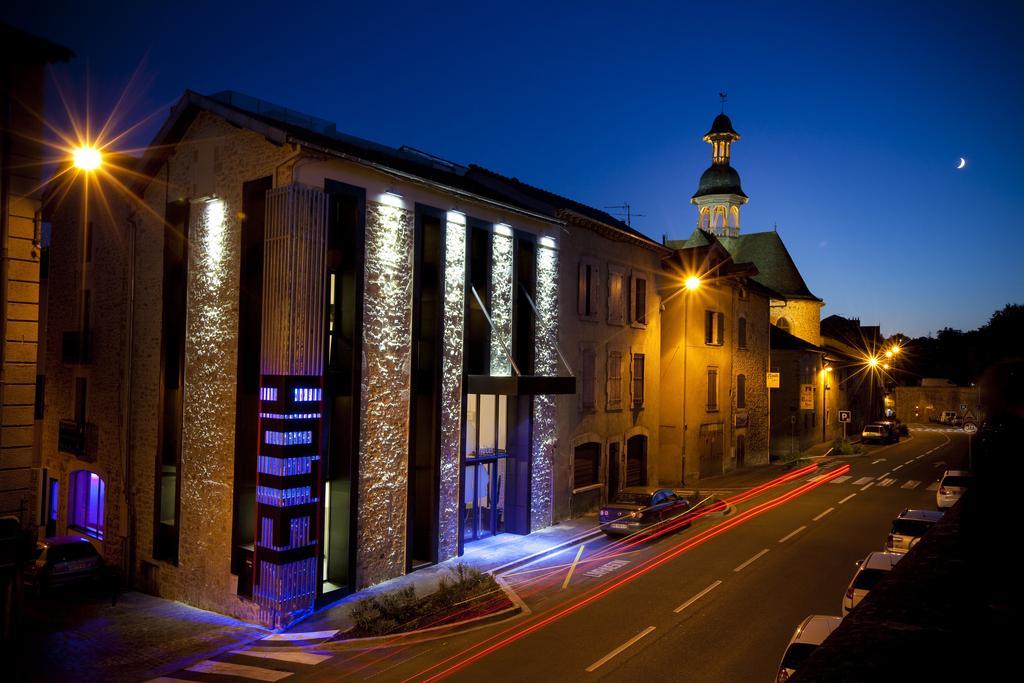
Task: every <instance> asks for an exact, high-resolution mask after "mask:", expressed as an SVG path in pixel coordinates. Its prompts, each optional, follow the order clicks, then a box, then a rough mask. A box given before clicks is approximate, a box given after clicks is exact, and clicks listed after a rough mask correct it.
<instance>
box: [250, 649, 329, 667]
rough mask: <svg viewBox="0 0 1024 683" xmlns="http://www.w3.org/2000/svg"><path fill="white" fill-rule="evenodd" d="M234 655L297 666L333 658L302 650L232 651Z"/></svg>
mask: <svg viewBox="0 0 1024 683" xmlns="http://www.w3.org/2000/svg"><path fill="white" fill-rule="evenodd" d="M231 654H233V655H245V656H246V657H261V658H263V659H277V660H280V661H282V662H295V663H296V664H312V665H314V666H315V665H317V664H319V663H320V662H325V661H327V660H328V659H330V658H331V655H317V654H313V653H312V652H303V651H302V650H280V649H277V650H273V651H269V650H232V651H231Z"/></svg>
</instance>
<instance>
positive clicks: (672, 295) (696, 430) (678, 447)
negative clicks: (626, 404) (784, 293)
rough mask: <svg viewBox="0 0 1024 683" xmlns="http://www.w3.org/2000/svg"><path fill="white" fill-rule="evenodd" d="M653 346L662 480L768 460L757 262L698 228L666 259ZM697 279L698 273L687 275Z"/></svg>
mask: <svg viewBox="0 0 1024 683" xmlns="http://www.w3.org/2000/svg"><path fill="white" fill-rule="evenodd" d="M666 266H667V267H666V275H665V278H664V280H665V282H664V284H663V288H662V290H663V299H662V302H663V305H662V309H663V312H662V348H661V376H662V380H661V408H660V413H661V424H660V427H659V432H660V448H661V457H660V458H659V466H660V468H661V472H660V475H661V479H662V481H663V482H667V483H673V484H687V485H691V484H695V483H696V482H697V481H698V480H699V479H701V478H704V477H709V476H715V475H718V474H722V473H723V472H726V471H729V470H732V469H736V468H741V467H746V466H750V465H759V464H765V463H767V462H768V426H769V421H768V418H769V414H768V387H767V384H766V373H767V369H768V368H767V366H768V331H769V323H768V302H769V300H770V297H771V296H772V292H771V291H770V290H768V289H766V288H765V287H763V286H762V285H760V284H759V283H758V282H757V280H756V276H757V273H758V270H757V267H756V266H754V265H753V264H752V263H749V262H746V263H744V262H737V261H736V260H734V258H733V257H732V256H731V255H730V254H729V252H728V251H727V250H726V249H725V247H723V246H722V244H721V242H720V241H719V240H718V238H717V237H716V236H715V235H714V234H712V233H710V232H707V231H704V230H701V229H698V232H697V234H696V235H695V238H691V240H690V241H688V242H686V243H685V244H683V245H681V246H680V248H678V249H676V251H675V252H674V253H673V256H672V257H671V259H669V260H668V261H667V263H666ZM691 278H696V279H691Z"/></svg>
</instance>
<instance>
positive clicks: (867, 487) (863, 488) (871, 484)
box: [860, 481, 875, 491]
mask: <svg viewBox="0 0 1024 683" xmlns="http://www.w3.org/2000/svg"><path fill="white" fill-rule="evenodd" d="M874 485H875V482H873V481H869V482H868V483H867V484H865V485H864V486H863V487H861V489H860V490H861V491H867V490H868V489H869V488H871V487H872V486H874Z"/></svg>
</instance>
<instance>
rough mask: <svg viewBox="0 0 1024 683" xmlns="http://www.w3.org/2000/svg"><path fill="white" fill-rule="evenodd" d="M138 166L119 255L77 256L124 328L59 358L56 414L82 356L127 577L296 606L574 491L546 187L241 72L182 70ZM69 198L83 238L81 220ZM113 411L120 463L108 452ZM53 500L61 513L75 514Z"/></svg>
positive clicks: (227, 609)
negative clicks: (327, 114) (563, 466)
mask: <svg viewBox="0 0 1024 683" xmlns="http://www.w3.org/2000/svg"><path fill="white" fill-rule="evenodd" d="M141 171H142V173H143V175H144V176H145V177H146V178H148V179H149V180H147V181H144V182H138V183H137V184H136V186H135V191H136V192H137V193H138V201H137V206H135V207H134V208H124V213H122V214H120V215H123V216H125V218H124V220H123V222H122V224H121V225H120V226H116V227H119V229H120V230H119V231H118V230H116V229H114V230H111V231H110V234H111V235H117V236H119V237H120V238H122V239H123V240H124V241H125V244H126V245H127V246H126V247H125V249H127V255H125V254H124V252H118V251H117V250H116V249H112V250H111V253H110V254H109V258H111V259H116V258H123V259H124V261H125V263H124V266H123V267H122V268H121V269H118V268H116V267H113V266H112V267H110V268H109V269H106V267H104V269H105V270H106V271H107V272H104V273H102V274H101V273H99V266H98V264H97V263H95V262H94V263H92V264H91V265H90V266H88V267H86V268H85V269H84V270H83V271H82V272H86V273H91V277H92V280H87V281H86V286H88V290H89V292H90V297H91V298H90V301H91V302H92V304H91V309H90V310H92V311H93V312H92V313H91V319H92V321H93V322H92V324H91V326H90V327H89V333H90V334H89V335H84V334H83V335H81V336H82V338H91V339H93V340H94V343H99V340H100V339H101V338H102V337H103V336H104V334H105V333H106V332H107V330H106V329H105V328H106V327H107V326H109V327H111V328H118V329H123V330H125V334H126V335H127V340H126V339H125V338H124V337H121V338H120V339H118V338H116V337H115V336H111V337H109V338H108V339H106V340H105V342H104V343H105V344H107V346H108V347H109V348H108V349H107V350H106V351H104V353H103V354H98V353H97V354H96V355H95V356H94V357H93V358H92V359H91V365H90V366H89V367H87V368H81V367H78V366H76V367H78V369H74V370H72V369H70V368H67V367H63V366H61V364H60V363H56V365H57V366H60V367H58V369H57V371H56V372H55V379H54V381H55V382H58V383H61V386H62V387H63V386H64V385H67V387H68V388H67V391H66V392H65V391H63V390H62V392H61V393H62V397H61V398H60V399H55V400H54V402H53V403H52V406H53V408H52V411H50V412H51V413H52V415H48V418H47V419H48V421H49V422H48V426H47V432H48V433H50V432H53V434H59V429H53V426H54V425H53V424H49V423H50V422H54V423H56V422H59V420H60V418H62V417H65V413H67V412H68V411H71V410H72V408H71V407H69V405H65V404H68V403H69V400H68V398H67V396H69V395H70V396H73V395H74V392H73V390H71V389H70V387H71V384H70V382H72V381H73V382H74V383H75V386H77V382H78V381H79V378H80V377H82V376H85V378H86V379H87V381H88V382H89V385H88V387H89V389H88V394H87V395H88V396H89V402H88V404H87V407H86V410H85V420H84V421H79V420H76V424H82V423H83V422H84V424H86V425H89V424H90V423H91V424H92V425H93V433H94V434H96V435H98V437H99V439H100V441H99V442H98V447H99V449H100V450H102V451H103V452H102V453H100V454H99V456H98V457H97V460H96V463H95V464H90V465H89V467H92V468H93V470H90V471H92V472H93V473H94V474H95V475H96V478H97V479H100V480H102V481H103V489H99V488H98V485H96V486H93V488H92V489H91V490H93V491H96V492H97V493H99V492H100V491H102V494H103V497H104V498H105V501H104V503H105V505H106V509H105V512H103V513H100V517H101V518H102V521H101V524H102V527H103V533H104V544H105V546H106V548H105V552H107V553H108V554H110V555H111V556H113V554H114V550H113V548H111V547H110V546H111V544H112V542H113V539H114V537H121V536H122V535H124V537H125V539H126V545H127V550H126V551H125V554H126V555H127V556H128V557H129V558H130V559H129V560H127V564H128V565H129V569H130V571H131V572H132V573H133V574H134V575H135V577H136V578H135V580H136V583H137V584H139V585H141V586H143V587H145V588H147V589H148V590H150V591H152V592H154V593H156V594H159V595H162V596H165V597H168V598H172V599H177V600H181V601H184V602H187V603H189V604H192V605H196V606H200V607H204V608H207V609H213V610H216V611H220V612H224V613H228V614H233V615H236V616H239V617H242V618H246V619H252V620H259V621H261V622H263V623H266V624H268V625H270V626H281V625H284V624H286V623H288V622H290V621H292V620H294V619H295V618H297V617H299V616H301V615H302V614H305V613H307V612H308V611H309V610H311V609H314V608H315V607H316V606H317V605H320V604H324V603H325V602H328V601H330V600H332V599H334V598H336V597H338V596H341V595H344V594H346V593H348V592H351V591H353V590H358V589H360V588H363V587H365V586H369V585H372V584H375V583H378V582H380V581H383V580H386V579H388V578H391V577H394V576H398V575H400V574H403V573H405V572H408V571H412V570H414V569H416V568H417V567H420V566H424V565H427V564H432V563H435V562H439V561H443V560H445V559H448V558H451V557H454V556H457V555H459V554H460V553H461V552H462V551H463V548H464V546H465V545H466V544H469V543H472V542H474V541H476V540H477V539H481V538H486V537H489V536H492V535H494V534H498V533H520V534H524V533H529V532H530V531H532V530H535V529H537V528H540V527H543V526H547V525H548V524H550V523H551V522H552V520H553V519H554V518H555V517H556V516H557V515H559V514H561V512H559V510H564V509H566V508H567V507H568V506H567V504H566V502H565V501H561V502H560V503H559V504H558V505H556V502H555V501H556V499H558V498H559V497H560V496H562V492H561V489H560V488H559V486H560V485H561V484H559V483H558V482H557V481H556V476H561V475H556V473H555V472H556V465H555V458H556V448H557V441H558V437H559V434H558V406H557V405H556V397H557V396H558V395H561V394H566V393H569V394H574V393H575V390H576V380H575V378H574V377H573V376H572V375H571V374H570V372H569V367H568V363H566V362H564V361H563V360H562V356H561V354H560V352H559V348H558V344H557V342H558V339H557V334H558V325H559V314H560V308H559V289H558V287H557V281H558V278H559V272H560V271H559V269H560V256H559V249H560V246H561V245H562V244H563V243H564V234H565V230H566V227H565V224H566V221H565V219H563V218H562V217H560V216H559V215H558V214H557V212H556V211H555V210H554V209H553V208H552V207H551V206H550V205H547V204H545V203H544V202H538V201H526V200H517V199H516V198H515V196H514V195H515V194H516V192H515V191H514V188H512V187H511V186H510V184H509V183H504V182H501V181H500V180H498V179H496V178H495V177H494V176H493V175H491V174H487V173H485V172H484V171H483V170H482V169H471V168H468V167H463V166H459V165H457V164H453V163H451V162H447V161H445V160H443V159H439V158H437V157H433V156H431V155H428V154H425V153H423V152H420V151H418V150H415V149H412V148H407V147H403V148H399V149H393V148H389V147H385V146H382V145H377V144H375V143H371V142H368V141H365V140H360V139H358V138H353V137H351V136H348V135H345V134H342V133H339V132H337V131H336V130H335V128H334V126H333V124H331V123H329V122H326V121H322V120H319V119H315V118H313V117H309V116H306V115H302V114H299V113H297V112H292V111H290V110H287V109H285V108H283V107H279V106H275V105H271V104H269V103H266V102H262V101H259V100H255V99H253V98H249V97H246V96H242V95H239V94H237V93H230V92H225V93H220V94H218V95H214V96H209V97H207V96H201V95H198V94H195V93H192V92H188V93H186V94H185V95H184V97H183V98H182V99H181V100H180V101H179V102H178V104H177V105H176V106H175V107H174V108H173V109H172V111H171V115H170V118H169V119H168V121H167V122H166V123H165V124H164V126H163V128H162V129H161V131H160V132H159V134H158V136H157V138H156V140H155V141H154V145H153V146H152V148H151V151H150V152H149V153H148V154H147V155H146V157H145V158H144V159H143V160H142V162H141ZM116 215H118V214H115V216H116ZM54 221H55V223H54V241H55V247H54V248H55V250H58V248H57V246H56V244H57V240H58V239H64V240H66V244H64V245H62V246H61V247H60V249H59V251H61V253H62V258H70V256H68V255H69V254H74V253H77V252H78V247H79V246H80V244H81V227H82V226H80V225H75V224H73V222H71V221H70V220H65V219H62V218H60V217H57V216H55V217H54ZM99 230H100V229H99V227H98V226H94V227H93V232H94V233H95V234H96V235H98V234H99ZM76 236H77V237H76ZM94 239H95V238H94ZM75 240H77V243H73V242H75ZM96 249H97V244H96V243H94V244H93V250H94V251H93V258H98V255H97V254H96V251H95V250H96ZM104 258H107V255H104ZM126 272H127V273H130V275H129V276H128V280H129V284H128V289H127V291H128V292H130V291H134V292H135V297H134V303H132V304H131V305H129V303H130V302H131V299H130V298H128V299H127V302H126V298H127V297H126V289H125V287H124V275H123V274H124V273H126ZM69 276H70V274H69ZM61 277H63V275H62V276H61ZM101 289H102V290H105V291H104V292H103V293H101V292H100V291H99V290H101ZM72 291H73V292H74V293H72ZM58 292H59V294H58ZM81 292H82V288H77V289H75V288H72V290H67V289H65V288H63V287H61V288H59V289H58V288H57V287H51V306H52V311H53V313H52V315H51V325H52V326H53V329H52V331H51V335H50V336H51V337H53V338H54V339H55V340H56V339H58V338H60V339H61V340H62V341H63V339H64V335H65V333H66V332H68V331H75V330H79V328H78V327H77V326H76V325H74V324H73V323H70V324H69V322H68V318H67V317H66V316H69V315H70V316H74V311H75V310H78V309H76V305H77V306H79V307H80V306H81V304H80V301H81V300H82V299H81ZM61 297H67V298H72V297H74V298H78V300H79V303H77V304H76V303H73V302H72V301H65V300H61ZM117 299H119V300H120V302H121V303H120V304H118V303H116V302H114V303H111V301H110V300H117ZM101 302H103V303H102V304H101ZM79 317H81V313H79ZM125 317H127V322H125V320H124V318H125ZM72 320H73V318H72ZM101 328H104V329H101ZM119 343H124V344H127V351H126V352H125V353H124V354H123V358H122V360H124V361H125V362H120V363H119V362H117V360H116V359H115V356H116V355H117V353H116V351H117V349H118V344H119ZM54 353H56V351H54ZM50 355H51V356H53V354H50ZM65 365H66V364H65ZM78 365H79V366H80V365H82V364H78ZM126 366H127V367H128V368H130V372H129V376H128V377H127V378H125V376H124V374H123V373H124V372H125V367H126ZM101 376H104V377H106V378H108V379H109V380H110V383H111V390H110V392H108V391H107V388H106V385H104V386H100V383H99V378H100V377H101ZM118 382H120V386H119V389H117V390H115V389H114V388H113V385H115V384H117V383H118ZM118 390H119V391H120V392H121V393H120V394H119V396H120V398H121V399H123V401H124V402H125V404H126V405H127V406H128V412H127V413H126V414H125V415H124V416H123V417H122V416H121V415H120V414H119V413H117V411H116V410H114V408H113V406H114V405H115V404H117V401H115V400H113V398H112V397H113V395H114V394H117V391H118ZM108 393H109V395H110V397H111V400H110V406H106V405H100V403H104V402H106V401H107V399H106V398H100V396H101V394H102V395H103V396H107V395H108ZM108 407H109V409H108ZM76 417H77V416H76ZM119 418H120V419H121V422H118V419H119ZM121 427H123V431H122V429H121ZM86 431H88V427H87V428H86ZM116 434H124V435H125V436H124V438H125V440H126V444H127V448H126V449H125V451H124V452H125V453H126V454H127V455H126V456H125V457H124V458H123V460H124V461H125V463H126V469H125V470H124V471H127V472H128V475H127V480H124V479H121V478H120V477H121V472H122V470H118V471H116V472H115V471H114V468H113V466H112V464H111V465H110V466H107V465H104V463H105V462H107V461H108V460H109V461H110V463H113V462H114V461H115V460H116V459H117V458H116V457H115V456H114V455H113V454H114V453H116V452H117V450H116V445H111V447H110V449H109V453H108V452H107V450H108V449H107V446H106V443H107V442H106V441H104V439H106V438H107V435H110V436H111V438H113V435H116ZM57 441H58V439H56V438H49V439H48V441H47V451H48V455H47V457H48V458H50V461H53V462H56V461H58V460H59V459H60V458H61V457H63V456H58V455H57V453H56V452H57V451H59V450H60V448H59V444H58V443H57ZM67 469H70V466H69V467H68V468H67ZM122 482H123V483H122ZM122 498H123V499H126V500H127V501H128V502H129V503H130V505H129V506H128V508H129V509H128V510H123V511H122V510H118V511H117V512H114V508H115V505H114V503H113V501H114V500H115V499H117V500H120V499H122ZM65 500H66V499H65ZM559 506H561V507H559ZM58 507H59V509H60V510H61V512H60V514H59V515H58V519H57V520H56V527H57V531H59V532H60V531H64V530H65V529H67V528H77V526H78V525H75V524H72V522H73V521H74V520H73V518H72V515H71V514H70V513H68V512H66V510H67V508H68V505H67V503H66V502H62V503H60V504H59V506H58ZM556 508H557V509H556ZM100 509H102V505H101V507H100ZM115 514H116V515H119V517H118V518H117V519H114V517H113V516H112V515H115Z"/></svg>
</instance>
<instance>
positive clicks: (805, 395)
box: [800, 384, 814, 410]
mask: <svg viewBox="0 0 1024 683" xmlns="http://www.w3.org/2000/svg"><path fill="white" fill-rule="evenodd" d="M800 410H814V385H813V384H801V385H800Z"/></svg>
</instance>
